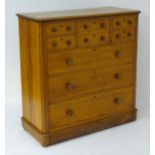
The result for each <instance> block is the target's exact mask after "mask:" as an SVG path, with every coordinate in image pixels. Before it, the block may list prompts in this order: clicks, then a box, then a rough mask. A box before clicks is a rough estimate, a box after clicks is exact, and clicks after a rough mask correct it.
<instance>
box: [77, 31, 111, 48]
mask: <svg viewBox="0 0 155 155" xmlns="http://www.w3.org/2000/svg"><path fill="white" fill-rule="evenodd" d="M109 34H110V33H109V32H104V31H102V32H94V33H86V34H81V35H78V36H77V44H78V46H79V47H92V46H101V45H107V44H108V43H109V41H110V37H109V36H110V35H109Z"/></svg>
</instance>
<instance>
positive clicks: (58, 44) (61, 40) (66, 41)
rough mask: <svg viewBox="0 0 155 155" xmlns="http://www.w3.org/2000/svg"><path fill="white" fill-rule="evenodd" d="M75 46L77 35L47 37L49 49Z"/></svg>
mask: <svg viewBox="0 0 155 155" xmlns="http://www.w3.org/2000/svg"><path fill="white" fill-rule="evenodd" d="M74 47H75V37H74V36H73V35H69V36H61V37H53V38H49V39H47V49H48V50H59V49H66V48H68V49H69V48H74Z"/></svg>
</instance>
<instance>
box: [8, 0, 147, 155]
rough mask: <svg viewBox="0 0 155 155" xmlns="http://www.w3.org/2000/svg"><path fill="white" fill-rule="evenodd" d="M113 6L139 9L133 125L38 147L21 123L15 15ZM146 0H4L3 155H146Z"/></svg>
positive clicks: (16, 22) (16, 21)
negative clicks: (4, 87)
mask: <svg viewBox="0 0 155 155" xmlns="http://www.w3.org/2000/svg"><path fill="white" fill-rule="evenodd" d="M102 6H116V7H125V8H131V9H138V10H141V14H140V19H139V35H138V61H137V99H136V101H137V108H138V110H139V112H138V120H137V121H136V122H133V123H130V124H126V125H123V126H119V127H116V128H112V129H109V130H105V131H102V132H98V133H95V134H91V135H89V136H84V137H82V138H78V139H75V140H71V141H68V142H65V143H61V144H58V145H54V146H52V147H48V148H42V147H41V146H40V145H39V144H38V143H37V142H36V141H35V140H34V139H33V138H32V137H31V136H30V135H29V134H28V133H26V132H25V131H24V130H23V129H22V127H21V124H20V117H21V115H22V111H21V85H20V63H19V39H18V19H17V17H16V13H19V12H20V13H21V12H35V11H51V10H64V9H81V8H93V7H102ZM149 24H150V8H149V0H98V1H96V0H82V1H77V0H22V1H20V0H6V150H7V151H6V154H7V155H12V154H16V155H21V153H22V154H23V155H24V154H25V155H26V154H29V155H31V154H32V155H34V154H43V153H44V154H46V155H51V154H52V155H64V154H68V155H70V154H75V155H76V154H77V155H79V154H82V155H101V154H103V153H105V154H107V155H113V154H116V155H117V154H118V155H139V154H140V155H149V51H150V49H149V46H150V25H149Z"/></svg>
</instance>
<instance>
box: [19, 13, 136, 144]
mask: <svg viewBox="0 0 155 155" xmlns="http://www.w3.org/2000/svg"><path fill="white" fill-rule="evenodd" d="M137 23H138V12H136V11H133V12H125V11H124V13H122V12H121V13H119V11H118V12H117V14H115V13H112V14H105V13H103V14H102V15H100V16H98V15H96V14H95V15H93V13H92V15H91V16H88V15H83V16H77V17H76V16H75V17H71V18H67V17H66V18H62V19H61V18H58V19H54V20H53V19H52V18H51V19H48V20H47V19H46V20H45V19H44V20H38V21H37V20H34V19H30V18H26V17H24V16H19V25H20V49H21V76H22V94H23V118H22V120H23V126H24V127H25V129H27V130H28V131H29V132H30V133H31V134H32V135H33V136H34V137H36V138H37V139H38V140H39V141H40V142H41V143H42V144H43V145H49V144H53V143H56V142H59V141H63V140H66V139H70V138H73V137H77V136H80V135H84V134H88V133H91V132H94V131H98V130H101V129H105V128H109V127H112V126H116V125H119V124H123V123H126V122H129V121H133V120H135V118H136V108H135V84H136V53H137Z"/></svg>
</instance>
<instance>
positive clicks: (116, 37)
mask: <svg viewBox="0 0 155 155" xmlns="http://www.w3.org/2000/svg"><path fill="white" fill-rule="evenodd" d="M135 39H136V31H135V30H134V29H126V30H116V31H113V32H112V34H111V41H112V43H124V42H128V41H131V40H135Z"/></svg>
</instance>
